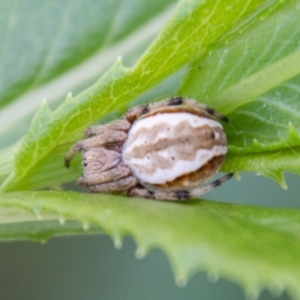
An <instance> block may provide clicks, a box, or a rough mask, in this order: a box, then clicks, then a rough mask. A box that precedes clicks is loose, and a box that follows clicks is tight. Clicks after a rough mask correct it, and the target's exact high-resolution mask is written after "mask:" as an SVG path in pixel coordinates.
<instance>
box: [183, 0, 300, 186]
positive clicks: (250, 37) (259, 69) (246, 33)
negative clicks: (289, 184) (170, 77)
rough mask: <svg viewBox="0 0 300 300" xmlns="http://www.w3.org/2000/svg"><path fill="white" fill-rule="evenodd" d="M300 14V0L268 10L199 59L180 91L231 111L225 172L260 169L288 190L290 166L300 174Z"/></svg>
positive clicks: (219, 108)
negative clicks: (285, 172)
mask: <svg viewBox="0 0 300 300" xmlns="http://www.w3.org/2000/svg"><path fill="white" fill-rule="evenodd" d="M299 14H300V3H299V1H287V2H285V3H283V4H281V5H278V6H277V7H276V6H272V7H270V8H269V9H268V10H266V11H262V12H261V13H259V14H258V15H257V16H256V19H253V20H252V24H251V26H249V23H246V24H243V25H242V26H241V27H240V28H239V30H238V31H234V32H232V33H230V34H229V35H228V36H227V37H226V39H224V41H221V42H219V43H216V44H215V46H214V48H213V49H212V50H211V52H210V54H209V55H208V56H206V57H204V58H200V59H198V60H196V61H195V62H194V63H193V64H192V67H191V69H190V71H189V72H188V74H187V75H186V77H185V80H184V82H183V84H182V86H181V88H180V91H179V93H180V94H184V95H188V96H190V97H192V98H195V99H199V100H200V101H202V102H204V103H207V104H209V105H212V106H213V107H214V108H215V109H218V110H220V111H221V112H222V113H227V114H228V117H229V120H230V123H229V124H225V130H226V134H227V137H228V142H229V153H228V156H227V159H226V162H225V164H224V166H223V171H226V172H232V171H234V172H236V173H237V172H239V171H250V172H255V173H259V174H262V175H265V176H268V177H270V178H272V179H274V180H276V181H277V182H278V183H280V184H281V185H282V186H283V187H284V188H286V184H285V180H284V176H283V172H284V171H288V172H293V173H295V174H298V175H299V174H300V164H299V159H298V157H299V155H300V139H299V133H298V132H299V130H300V123H299V116H300V113H299V112H300V101H299V100H300V97H299V93H298V92H297V91H299V89H300V77H299V74H300V44H299V40H300V30H299V26H298V25H297V24H298V22H299ZM257 20H259V21H257ZM250 23H251V22H250ZM198 66H200V67H201V69H200V70H199V69H198Z"/></svg>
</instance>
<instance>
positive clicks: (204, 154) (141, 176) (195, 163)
mask: <svg viewBox="0 0 300 300" xmlns="http://www.w3.org/2000/svg"><path fill="white" fill-rule="evenodd" d="M226 153H227V147H224V146H214V147H213V149H209V150H207V149H201V150H198V151H197V155H196V156H195V158H194V159H193V160H189V161H187V160H178V161H175V162H174V164H173V165H172V166H171V167H170V168H167V169H163V168H160V167H159V166H155V171H154V172H153V173H151V172H147V171H146V172H145V171H143V169H145V170H151V169H152V168H153V164H152V161H151V159H150V160H149V159H147V157H144V158H132V159H130V161H129V162H127V164H128V166H129V167H130V168H131V170H132V171H133V173H134V175H135V176H136V177H137V178H138V180H140V181H141V182H144V183H149V184H164V183H166V182H170V181H173V180H174V179H176V178H177V177H180V176H182V175H184V174H188V173H191V172H194V171H197V170H198V169H200V168H201V167H203V166H204V165H206V164H207V163H208V162H209V161H210V160H211V159H212V158H213V157H215V156H220V155H225V154H226ZM157 154H158V155H161V156H162V157H165V158H166V159H168V158H169V157H170V155H171V154H170V153H169V151H168V150H167V149H166V150H163V151H158V152H157ZM140 166H142V168H140Z"/></svg>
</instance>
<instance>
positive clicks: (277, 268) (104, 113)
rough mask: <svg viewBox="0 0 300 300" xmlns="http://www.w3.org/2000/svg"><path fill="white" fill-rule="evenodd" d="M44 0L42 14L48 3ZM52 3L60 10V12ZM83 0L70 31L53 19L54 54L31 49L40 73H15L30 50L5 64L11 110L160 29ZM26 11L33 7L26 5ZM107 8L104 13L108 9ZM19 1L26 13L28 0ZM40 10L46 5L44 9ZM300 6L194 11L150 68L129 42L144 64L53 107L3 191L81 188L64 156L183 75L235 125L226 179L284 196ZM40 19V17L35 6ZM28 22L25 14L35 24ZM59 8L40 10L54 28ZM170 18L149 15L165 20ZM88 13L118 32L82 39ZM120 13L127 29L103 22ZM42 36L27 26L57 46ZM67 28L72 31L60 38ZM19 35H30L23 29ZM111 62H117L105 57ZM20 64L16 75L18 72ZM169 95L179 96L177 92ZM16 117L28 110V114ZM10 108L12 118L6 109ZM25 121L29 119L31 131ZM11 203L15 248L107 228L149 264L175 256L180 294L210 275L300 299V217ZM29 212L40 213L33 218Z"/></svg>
mask: <svg viewBox="0 0 300 300" xmlns="http://www.w3.org/2000/svg"><path fill="white" fill-rule="evenodd" d="M32 1H33V0H32ZM132 1H133V0H132ZM96 2H97V1H92V0H90V2H88V4H87V5H89V9H92V10H94V9H95V10H94V13H95V14H97V12H99V7H102V6H101V5H102V4H103V3H104V2H103V1H100V2H101V3H100V2H99V1H98V2H99V3H98V4H96ZM163 2H164V1H157V7H158V8H157V11H156V12H163V11H164V9H166V7H165V6H163V4H161V6H160V4H159V3H163ZM27 3H28V2H27ZM32 3H33V4H34V5H33V4H32V5H33V7H35V5H36V4H37V3H34V2H32ZM43 3H46V5H47V3H48V2H47V1H45V2H43ZM73 3H76V5H75V6H76V9H75V12H76V13H74V11H73V10H70V11H69V10H68V9H67V2H64V1H61V2H60V3H59V4H57V6H56V7H55V8H58V7H60V8H59V9H58V11H60V12H65V14H66V17H65V18H62V20H64V21H65V23H63V24H60V23H59V22H57V19H55V18H53V20H54V23H51V20H52V19H51V17H49V18H48V19H47V20H46V21H47V22H46V24H50V25H49V28H51V30H52V28H53V26H52V27H51V25H53V24H55V25H57V23H59V24H58V25H60V26H61V27H55V29H56V31H55V30H54V31H53V32H54V34H53V33H52V34H51V35H49V36H50V37H51V38H50V39H49V41H48V42H47V43H46V42H45V41H44V42H45V43H44V44H43V40H42V42H41V39H39V43H38V45H39V47H41V48H39V47H37V49H38V50H39V51H41V53H42V55H38V54H39V53H36V52H30V51H28V52H27V48H26V51H25V52H24V56H22V57H21V58H22V59H23V58H24V61H26V59H28V57H29V56H30V60H29V62H28V64H26V68H25V67H24V61H23V60H22V62H23V63H20V64H13V63H12V62H15V61H18V60H17V55H16V53H17V54H19V52H17V51H12V52H11V57H9V58H7V57H5V56H3V57H1V59H4V60H5V62H6V61H7V62H8V63H5V64H4V65H5V68H2V66H4V65H3V64H0V66H1V67H0V70H1V71H0V74H1V75H2V76H4V77H5V80H6V81H4V80H1V84H2V86H1V87H7V90H5V91H4V92H3V93H2V91H1V90H0V92H1V95H4V96H5V97H4V96H3V97H2V98H1V99H4V100H3V102H2V104H1V105H3V107H4V106H7V105H8V103H9V104H11V103H12V102H13V101H16V103H17V104H18V101H17V96H21V95H25V94H26V92H29V91H31V89H35V88H36V87H40V86H41V85H42V84H46V83H48V82H50V83H51V81H55V80H54V79H57V76H59V75H62V74H64V73H65V72H67V71H72V68H75V66H78V64H79V63H81V62H85V61H86V60H87V58H90V57H91V55H92V54H93V53H96V52H97V51H100V52H101V49H102V48H101V47H103V48H105V47H107V48H105V49H106V50H107V52H106V54H107V53H108V52H110V50H111V47H110V46H112V45H113V46H114V41H118V40H119V39H121V38H125V44H126V37H127V35H128V33H131V32H132V31H133V30H134V29H137V28H140V27H143V26H144V20H147V18H143V15H145V13H144V14H142V13H141V15H138V16H139V17H140V19H139V21H138V22H135V20H136V19H135V18H133V16H132V14H131V11H133V10H130V6H128V7H126V9H124V7H123V8H122V9H120V11H119V14H122V13H124V15H125V16H128V17H124V20H125V21H126V22H125V21H124V22H125V23H126V24H127V26H123V25H124V24H123V22H121V21H122V18H120V19H119V18H118V13H116V12H115V8H113V5H115V3H117V2H113V1H111V2H110V3H112V4H110V5H112V6H111V10H109V12H111V14H109V12H108V13H107V16H104V17H105V18H104V19H101V16H102V15H100V14H99V15H97V20H95V19H92V18H91V20H89V18H88V20H87V18H86V15H85V13H84V12H83V10H82V7H80V5H79V4H78V3H79V2H78V3H77V2H76V1H75V2H73ZM91 3H92V4H91ZM118 3H119V2H118ZM144 3H145V4H144V5H143V9H144V12H145V11H146V12H147V4H149V3H150V2H148V1H145V2H144ZM168 3H169V2H168ZM14 4H15V7H16V8H17V9H18V8H20V6H18V3H17V2H16V3H14ZM48 4H49V3H48ZM93 4H95V5H99V6H97V7H98V9H97V7H95V6H94V5H93ZM0 5H3V6H6V7H5V9H3V10H1V9H0V12H1V13H2V14H3V15H4V18H1V20H2V21H3V20H4V21H5V20H6V21H5V24H6V27H5V26H2V27H1V29H0V30H3V28H10V27H9V23H8V17H7V16H9V15H10V14H8V13H7V11H9V10H12V11H13V8H14V7H13V6H11V4H9V3H8V2H7V3H6V4H4V1H2V2H0ZM19 5H21V6H22V7H23V5H25V6H26V4H24V3H23V2H22V4H19ZM27 5H28V4H27ZM39 5H40V6H38V7H40V8H41V7H42V8H45V7H44V6H43V5H42V4H41V3H39ZM77 5H78V6H77ZM93 6H94V7H93ZM102 8H103V7H102ZM102 8H101V9H102ZM299 9H300V2H299V0H291V1H263V0H260V1H259V0H251V1H246V2H245V1H241V0H238V1H234V2H232V1H230V0H224V1H217V0H216V1H200V0H199V1H196V0H185V1H184V0H182V1H180V2H179V4H178V6H177V8H176V10H175V12H174V14H173V16H172V18H171V19H170V20H169V22H168V24H167V25H166V26H165V27H164V28H163V30H162V31H161V33H160V34H159V35H158V36H157V37H156V39H155V40H154V42H153V43H152V45H151V46H150V47H149V48H148V49H147V51H146V52H145V53H144V55H143V56H142V57H141V58H140V59H139V60H138V61H137V55H136V53H138V50H137V48H139V47H138V46H136V45H135V46H134V47H132V48H130V45H128V44H126V46H128V47H129V49H132V50H133V54H132V57H133V58H132V60H131V61H134V62H135V61H137V63H135V64H134V65H133V67H131V68H126V67H124V66H123V64H122V60H121V58H119V59H118V60H117V61H116V62H115V64H114V65H113V66H112V67H111V68H110V69H109V70H108V71H107V72H106V73H105V74H104V75H103V76H102V77H101V78H100V79H99V80H98V81H97V82H96V83H95V84H94V85H92V86H90V87H89V88H88V89H86V90H85V91H83V92H82V93H80V94H79V95H77V96H74V97H73V96H72V95H71V94H68V96H67V98H66V100H65V101H64V102H63V103H62V104H61V105H59V106H58V107H57V108H56V109H54V110H53V109H52V108H50V109H49V107H48V105H47V103H46V102H45V101H44V102H43V103H42V105H41V106H40V108H39V110H38V112H37V113H36V115H35V117H34V118H33V120H32V124H31V127H30V129H29V131H28V132H27V134H26V136H25V137H24V138H23V140H22V144H21V145H16V146H15V149H16V150H17V152H16V154H15V155H14V152H13V150H12V149H11V148H9V149H5V150H4V151H3V152H1V153H0V180H4V178H5V177H6V176H7V175H8V174H9V176H7V177H6V179H5V181H4V183H3V184H2V186H1V190H2V191H5V192H7V191H17V190H23V191H24V190H26V189H27V190H28V189H34V188H44V187H51V186H53V185H57V184H61V183H64V182H67V181H71V180H73V179H75V178H76V177H77V176H78V175H79V173H80V165H79V164H80V159H79V156H77V157H75V160H74V161H72V168H70V169H65V168H64V166H63V157H64V154H65V153H66V151H67V148H68V147H69V146H70V145H71V143H73V142H74V141H75V140H77V139H79V138H80V136H81V135H82V131H83V130H84V129H85V128H86V127H87V126H89V125H90V124H91V123H94V122H95V121H97V120H99V119H100V118H105V120H109V119H110V118H111V117H112V114H113V113H115V111H116V110H122V111H123V110H124V109H125V107H127V106H129V103H132V102H134V103H137V102H139V101H142V102H145V101H148V100H154V99H156V98H157V99H158V98H161V97H162V95H165V93H164V92H162V90H160V89H159V87H161V86H162V85H163V84H164V80H165V79H168V78H169V79H170V78H172V77H173V76H174V74H175V72H176V74H177V75H176V76H178V77H180V76H181V75H182V74H185V78H184V81H183V83H182V86H181V87H180V89H179V91H178V94H181V95H183V96H189V97H191V98H194V99H197V100H199V101H201V102H204V103H207V104H209V105H210V106H212V107H214V108H216V109H218V110H220V111H221V112H224V113H227V114H228V116H229V118H230V123H229V124H228V125H225V126H224V127H225V130H226V134H227V136H228V142H229V153H228V157H227V160H226V162H225V164H224V166H223V170H228V171H235V172H239V171H241V170H247V171H251V172H256V173H261V174H264V175H266V176H269V177H271V178H273V179H275V180H277V181H278V182H280V183H281V184H282V185H283V186H284V179H283V175H282V172H283V171H291V172H295V173H297V174H299V162H298V159H297V157H299V149H300V148H299V146H300V145H299V143H300V137H299V129H300V121H299V120H300V119H299V111H300V107H299V103H300V101H299V89H300V87H299V86H300V76H299V74H300V66H299V61H300V60H299V47H300V44H299V37H300V36H299V32H300V30H299V25H298V24H299ZM28 10H29V11H30V12H33V11H36V10H34V9H32V7H30V6H28ZM16 11H17V10H16ZM126 11H127V13H126ZM23 12H24V11H22V14H21V13H19V14H16V16H21V15H24V16H25V15H27V14H23ZM46 12H47V14H40V13H41V11H39V10H37V16H38V18H41V21H43V19H46V18H45V15H48V13H49V11H47V10H46ZM68 12H69V14H70V15H68ZM156 12H153V14H152V15H151V16H150V17H149V18H150V19H151V18H155V17H156ZM81 13H82V14H81ZM105 13H106V12H105ZM132 13H133V12H132ZM78 15H80V17H83V18H82V19H81V22H82V23H85V22H87V24H88V26H87V27H89V26H90V28H98V27H99V26H100V25H103V26H102V27H101V26H100V27H101V28H100V30H101V31H102V30H103V32H105V33H103V32H102V34H101V33H99V31H97V30H91V31H90V30H88V28H87V27H85V26H84V25H83V24H81V23H80V24H81V25H82V26H79V27H76V28H75V29H74V26H71V24H73V20H74V19H76V16H78ZM112 15H115V16H116V17H115V22H116V23H114V24H117V25H115V26H116V27H113V26H112V27H110V26H111V25H110V24H109V25H108V26H107V24H106V23H105V24H103V23H101V22H102V21H103V20H104V22H105V20H106V21H107V20H108V19H109V20H111V19H112V18H111V17H112ZM13 16H14V15H13ZM34 16H35V15H34ZM34 16H33V17H34ZM49 16H50V15H49ZM84 16H85V18H84ZM141 16H142V17H141ZM68 17H69V18H70V20H72V22H71V21H70V22H69V19H68ZM106 17H107V18H106ZM5 18H6V19H5ZM16 19H17V20H20V18H15V19H14V18H12V21H13V20H16ZM100 19H101V20H100ZM150 19H149V20H150ZM130 20H132V22H133V23H130ZM27 21H28V20H27ZM48 22H50V23H48ZM90 22H91V23H90ZM99 22H100V23H99ZM119 22H120V23H121V25H120V23H119ZM42 23H43V22H41V24H42ZM22 25H23V23H22V22H20V26H21V27H22ZM64 25H69V26H67V27H68V30H67V31H64V30H63V29H65V27H64ZM28 26H29V25H28ZM94 26H95V27H94ZM31 27H32V26H29V27H28V28H27V27H26V26H24V28H25V29H28V30H27V31H28V32H29V33H31V34H32V35H33V36H42V37H45V38H47V39H48V38H49V36H48V35H47V34H45V32H42V34H40V35H36V34H37V32H36V31H38V30H39V26H34V27H35V28H34V29H35V30H36V31H33V32H30V30H29V28H31ZM70 27H72V28H70ZM11 28H15V27H11ZM58 28H59V29H62V30H61V31H59V30H58V31H57V29H58ZM78 28H79V29H80V30H81V32H80V33H79V34H78V33H77V32H76V31H78V30H79V29H78ZM107 28H110V33H109V34H108V35H107V36H104V38H103V35H105V34H106V32H107ZM122 28H124V31H122ZM72 29H73V30H75V31H73V30H72ZM19 30H20V28H19ZM49 30H50V29H49ZM51 30H50V31H51ZM0 32H1V31H0ZM51 32H52V31H51ZM57 32H58V35H59V34H60V33H61V32H69V34H67V35H64V34H62V35H61V37H60V36H57V39H53V37H56V35H55V33H57ZM74 32H75V33H74ZM86 32H89V33H88V34H85V33H86ZM91 32H92V34H90V33H91ZM97 34H100V35H101V43H99V40H97V41H96V42H95V41H94V40H93V39H92V38H93V37H95V35H97ZM0 36H3V35H0ZM12 36H13V35H12ZM7 37H8V39H11V40H12V41H13V42H14V45H15V46H14V49H19V48H20V46H19V44H18V43H19V41H20V40H21V39H20V38H19V39H18V38H12V37H11V36H9V33H8V31H7ZM17 37H22V35H21V34H20V33H19V34H18V35H17ZM66 37H67V38H66ZM141 38H142V37H141ZM129 41H130V39H128V40H127V43H129ZM89 42H91V43H92V44H93V45H89V44H88V43H89ZM110 43H111V44H110ZM3 45H10V44H9V43H3ZM116 45H118V44H116ZM80 46H82V47H83V48H84V47H85V46H86V48H84V50H82V53H83V55H82V56H81V55H80V53H81V52H78V51H77V49H81V48H80ZM139 46H141V45H139ZM99 47H100V50H99ZM3 49H5V47H4V48H3ZM28 49H29V48H28ZM62 49H63V50H62ZM48 51H49V52H48ZM120 52H122V51H120ZM45 53H46V55H45ZM47 53H48V55H47ZM101 53H102V52H101ZM8 54H9V51H7V53H6V55H8ZM102 54H103V53H102ZM32 58H34V59H32ZM105 58H106V56H105V55H104V57H103V60H105ZM127 59H128V58H127ZM108 61H109V60H108ZM129 61H130V60H129ZM43 64H44V65H43ZM12 65H17V66H20V69H21V70H22V72H17V71H20V70H17V71H16V69H13V68H12V67H11V66H12ZM128 65H130V64H128ZM1 68H2V69H1ZM10 68H11V69H12V70H13V71H14V72H13V73H10ZM100 68H101V66H99V69H100ZM180 72H181V73H180ZM99 73H100V72H99ZM178 74H179V75H178ZM58 81H59V80H58ZM84 81H85V80H83V81H82V82H80V84H79V86H78V87H76V90H79V89H80V86H81V84H82V85H83V84H84ZM63 83H64V81H63ZM151 88H153V89H152V90H150V89H151ZM175 88H177V86H176V87H175ZM72 90H73V89H72ZM154 90H155V92H153V91H154ZM168 91H169V94H170V93H171V92H170V91H174V87H173V88H172V89H169V90H168ZM147 92H149V93H150V94H146V93H147ZM153 93H154V94H155V97H153V96H152V95H153ZM74 95H75V93H74ZM145 95H146V96H145ZM147 95H151V97H150V96H147ZM130 105H131V104H130ZM16 107H17V108H18V109H16V110H15V111H16V112H17V111H19V110H21V111H22V108H20V107H19V106H16ZM50 107H51V105H50ZM3 111H4V115H5V116H6V114H5V109H3V110H2V112H3ZM115 114H116V113H115ZM1 120H3V118H1ZM18 120H20V119H18ZM24 124H25V123H23V122H20V124H19V126H20V127H23V125H24ZM0 127H1V126H0ZM25 127H26V126H25ZM1 128H2V127H1ZM0 206H1V207H4V208H3V209H2V210H1V225H0V238H1V239H3V240H7V239H20V238H24V239H36V240H41V241H44V240H45V239H47V238H48V237H50V236H53V235H64V234H66V235H67V234H76V233H81V232H82V229H81V226H82V227H83V228H84V230H86V229H88V227H89V226H92V227H90V228H91V229H90V230H91V231H89V232H98V230H99V231H100V230H101V229H102V230H103V231H105V232H107V233H109V234H110V235H111V236H112V237H113V239H114V241H115V244H116V245H117V246H119V245H120V243H121V238H122V236H124V235H126V234H130V235H132V236H133V237H134V238H135V239H136V241H137V244H138V251H137V256H139V257H140V256H143V255H144V254H145V253H146V252H147V251H148V250H149V249H150V248H153V247H159V248H161V249H163V250H164V251H165V252H166V253H167V255H168V257H169V259H170V262H171V265H172V267H173V269H174V272H175V276H176V279H177V281H178V283H179V284H184V283H185V281H186V280H187V279H188V278H189V277H190V276H191V275H192V274H193V273H195V272H197V271H199V270H206V271H208V275H209V277H211V278H212V279H216V278H217V277H218V276H224V277H227V278H229V279H231V280H233V281H235V282H237V283H239V284H241V285H242V286H243V287H244V288H245V290H246V293H247V294H248V295H250V296H256V295H257V294H258V293H259V291H260V290H261V289H262V288H269V289H270V290H271V291H273V292H274V293H279V292H281V291H282V290H284V289H286V290H287V291H288V292H289V294H290V295H291V296H292V297H294V298H295V299H296V298H299V297H300V291H299V284H298V282H299V278H300V276H299V275H300V274H299V270H300V268H299V267H300V266H299V261H300V260H299V257H298V256H299V253H300V251H299V250H300V249H299V247H300V246H299V245H300V244H299V234H298V233H299V211H297V210H286V209H281V210H277V209H269V208H257V207H245V206H244V207H243V206H236V205H229V204H220V203H212V202H206V201H197V202H196V201H190V202H189V203H186V204H179V203H163V202H162V203H159V202H154V201H142V200H139V199H124V198H123V197H119V196H112V195H110V196H108V195H83V194H78V193H69V192H52V191H44V192H21V193H17V192H15V193H7V194H1V196H0ZM20 208H22V209H26V210H27V212H24V211H20ZM32 213H34V215H33V214H32ZM36 218H37V219H40V218H41V219H42V220H40V221H38V220H37V219H36ZM69 219H70V220H71V221H69ZM55 220H56V221H55ZM57 220H58V221H59V220H60V223H64V220H68V221H67V222H66V225H65V226H62V225H59V222H57ZM73 220H74V221H73ZM76 221H77V222H80V225H79V224H78V223H77V222H76ZM99 226H100V227H101V229H98V227H99Z"/></svg>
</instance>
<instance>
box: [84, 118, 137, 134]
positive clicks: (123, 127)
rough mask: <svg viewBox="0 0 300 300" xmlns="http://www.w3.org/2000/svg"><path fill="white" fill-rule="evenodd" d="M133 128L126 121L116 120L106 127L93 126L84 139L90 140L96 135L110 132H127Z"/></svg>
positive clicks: (86, 132) (87, 130)
mask: <svg viewBox="0 0 300 300" xmlns="http://www.w3.org/2000/svg"><path fill="white" fill-rule="evenodd" d="M130 126H131V123H130V122H128V121H127V120H125V119H121V120H115V121H112V122H110V123H108V124H105V125H96V126H91V127H88V128H87V129H86V131H85V132H84V138H89V137H92V136H95V135H101V134H104V133H105V132H107V131H108V130H109V131H110V130H114V131H125V132H127V131H128V130H129V128H130Z"/></svg>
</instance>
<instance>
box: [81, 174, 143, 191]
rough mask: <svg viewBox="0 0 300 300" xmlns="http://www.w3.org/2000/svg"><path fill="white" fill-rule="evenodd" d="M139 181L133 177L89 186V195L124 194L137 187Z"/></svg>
mask: <svg viewBox="0 0 300 300" xmlns="http://www.w3.org/2000/svg"><path fill="white" fill-rule="evenodd" d="M137 183H138V180H137V179H136V178H135V177H133V176H128V177H126V178H121V179H118V180H115V181H111V182H106V183H101V184H96V185H91V186H87V188H86V189H87V192H89V193H108V192H124V191H126V190H128V189H130V188H131V187H133V186H135V185H136V184H137Z"/></svg>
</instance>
